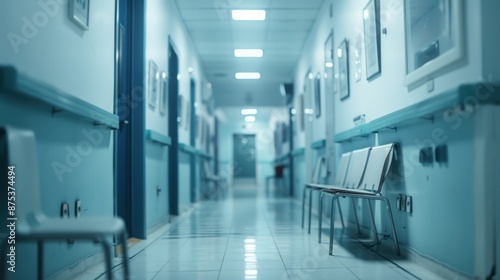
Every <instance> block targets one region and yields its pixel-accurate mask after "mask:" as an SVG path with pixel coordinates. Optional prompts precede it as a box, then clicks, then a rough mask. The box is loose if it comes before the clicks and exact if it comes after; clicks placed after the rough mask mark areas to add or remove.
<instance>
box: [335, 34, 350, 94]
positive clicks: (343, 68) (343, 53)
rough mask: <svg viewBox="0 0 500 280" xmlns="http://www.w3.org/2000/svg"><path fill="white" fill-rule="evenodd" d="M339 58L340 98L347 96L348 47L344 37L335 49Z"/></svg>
mask: <svg viewBox="0 0 500 280" xmlns="http://www.w3.org/2000/svg"><path fill="white" fill-rule="evenodd" d="M337 56H338V59H339V93H340V100H344V99H346V98H347V97H349V47H348V41H347V39H344V40H343V41H342V43H341V44H340V46H339V48H338V49H337Z"/></svg>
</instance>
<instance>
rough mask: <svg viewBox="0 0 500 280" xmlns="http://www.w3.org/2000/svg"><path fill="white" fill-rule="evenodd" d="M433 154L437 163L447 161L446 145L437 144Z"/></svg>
mask: <svg viewBox="0 0 500 280" xmlns="http://www.w3.org/2000/svg"><path fill="white" fill-rule="evenodd" d="M435 154H436V162H437V163H441V164H442V163H448V146H447V145H446V144H443V145H439V146H437V147H436V149H435Z"/></svg>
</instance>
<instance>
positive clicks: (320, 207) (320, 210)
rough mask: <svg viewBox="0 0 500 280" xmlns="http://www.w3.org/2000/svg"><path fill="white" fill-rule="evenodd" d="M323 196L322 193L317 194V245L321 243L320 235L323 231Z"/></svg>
mask: <svg viewBox="0 0 500 280" xmlns="http://www.w3.org/2000/svg"><path fill="white" fill-rule="evenodd" d="M323 195H325V193H324V192H322V191H321V192H320V194H319V205H318V243H321V233H322V231H323V229H322V227H323Z"/></svg>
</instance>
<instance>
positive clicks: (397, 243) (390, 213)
mask: <svg viewBox="0 0 500 280" xmlns="http://www.w3.org/2000/svg"><path fill="white" fill-rule="evenodd" d="M382 200H383V201H384V202H385V205H386V209H387V214H388V215H389V221H390V222H391V227H392V235H393V236H394V246H395V247H396V253H397V254H398V256H399V255H400V254H401V252H400V250H399V241H398V235H397V234H396V227H395V226H394V218H393V216H392V210H391V204H390V203H389V199H387V198H383V199H382Z"/></svg>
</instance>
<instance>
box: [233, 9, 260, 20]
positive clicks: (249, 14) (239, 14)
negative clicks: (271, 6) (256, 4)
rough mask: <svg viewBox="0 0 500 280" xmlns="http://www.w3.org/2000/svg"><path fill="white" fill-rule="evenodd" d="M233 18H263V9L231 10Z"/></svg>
mask: <svg viewBox="0 0 500 280" xmlns="http://www.w3.org/2000/svg"><path fill="white" fill-rule="evenodd" d="M232 15H233V20H265V19H266V11H265V10H232Z"/></svg>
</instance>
